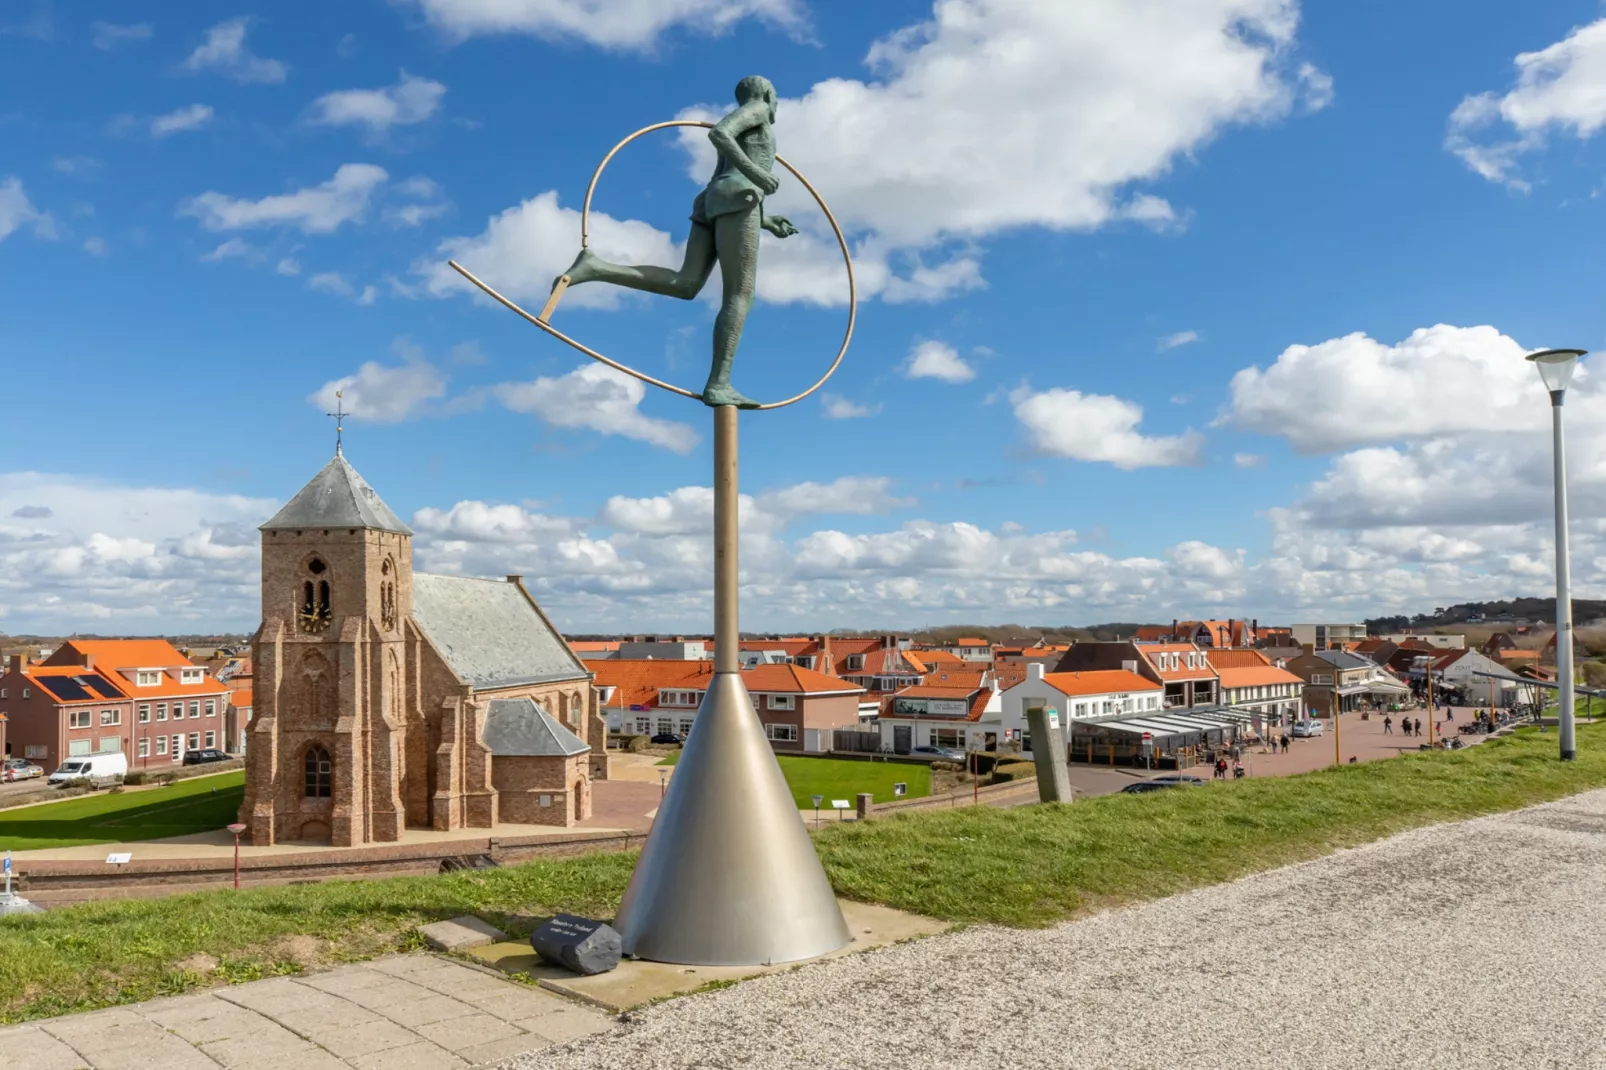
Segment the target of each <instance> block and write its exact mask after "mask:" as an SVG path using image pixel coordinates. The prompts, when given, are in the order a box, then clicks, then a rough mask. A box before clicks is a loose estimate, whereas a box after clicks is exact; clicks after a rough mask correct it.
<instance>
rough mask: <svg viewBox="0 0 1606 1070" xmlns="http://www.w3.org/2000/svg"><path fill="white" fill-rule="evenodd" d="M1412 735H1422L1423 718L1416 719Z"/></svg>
mask: <svg viewBox="0 0 1606 1070" xmlns="http://www.w3.org/2000/svg"><path fill="white" fill-rule="evenodd" d="M1411 734H1412V735H1417V736H1420V735H1421V734H1422V718H1420V717H1418V718H1417V719H1416V725H1415V727H1414V729H1413V731H1412V733H1411Z"/></svg>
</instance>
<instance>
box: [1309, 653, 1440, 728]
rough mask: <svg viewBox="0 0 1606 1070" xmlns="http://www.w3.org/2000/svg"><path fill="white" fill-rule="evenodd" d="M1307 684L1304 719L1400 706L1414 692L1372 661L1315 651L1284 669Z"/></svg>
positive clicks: (1348, 655) (1349, 655) (1342, 654)
mask: <svg viewBox="0 0 1606 1070" xmlns="http://www.w3.org/2000/svg"><path fill="white" fill-rule="evenodd" d="M1284 667H1285V668H1286V669H1287V670H1288V671H1289V672H1291V673H1293V674H1294V675H1295V676H1298V677H1299V678H1300V679H1301V680H1303V681H1305V687H1304V694H1303V696H1302V702H1303V705H1304V709H1305V713H1304V714H1302V716H1311V717H1330V716H1332V711H1333V708H1334V705H1335V704H1336V705H1337V706H1338V708H1339V710H1340V711H1341V712H1346V713H1347V712H1349V711H1351V710H1358V709H1361V708H1363V707H1370V706H1379V705H1382V704H1384V703H1388V702H1397V701H1399V700H1401V699H1403V698H1405V697H1407V696H1409V695H1410V693H1411V689H1410V688H1409V687H1407V686H1405V685H1404V684H1403V683H1401V682H1400V681H1399V679H1398V678H1396V677H1395V676H1394V675H1393V674H1392V673H1390V672H1389V671H1388V670H1386V669H1384V668H1383V667H1382V666H1380V665H1378V664H1377V663H1376V662H1375V661H1372V660H1371V659H1370V658H1363V657H1361V656H1360V655H1359V654H1352V653H1350V652H1349V651H1346V650H1314V651H1311V652H1310V653H1308V654H1301V655H1300V656H1299V657H1297V658H1290V659H1289V660H1288V663H1287V665H1285V666H1284Z"/></svg>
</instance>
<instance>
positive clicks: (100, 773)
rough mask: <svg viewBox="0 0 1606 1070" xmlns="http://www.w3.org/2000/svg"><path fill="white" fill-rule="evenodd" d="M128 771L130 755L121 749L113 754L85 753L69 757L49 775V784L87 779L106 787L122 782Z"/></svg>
mask: <svg viewBox="0 0 1606 1070" xmlns="http://www.w3.org/2000/svg"><path fill="white" fill-rule="evenodd" d="M127 773H128V756H127V755H126V754H123V753H122V752H121V751H117V752H115V753H112V754H85V755H82V756H80V757H77V758H68V759H67V760H66V761H65V762H62V763H61V766H60V767H59V768H58V769H57V770H56V771H55V772H54V773H51V774H50V776H49V777H47V778H46V783H49V784H71V783H72V782H73V781H75V780H87V781H89V782H90V783H91V784H92V785H94V786H95V787H97V788H104V787H106V786H107V785H109V784H121V783H122V782H123V777H124V776H125V775H127Z"/></svg>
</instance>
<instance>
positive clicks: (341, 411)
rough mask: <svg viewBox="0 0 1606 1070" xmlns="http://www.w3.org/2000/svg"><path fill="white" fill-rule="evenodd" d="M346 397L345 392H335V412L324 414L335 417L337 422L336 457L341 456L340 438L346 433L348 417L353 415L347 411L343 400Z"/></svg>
mask: <svg viewBox="0 0 1606 1070" xmlns="http://www.w3.org/2000/svg"><path fill="white" fill-rule="evenodd" d="M345 396H346V392H345V391H344V390H336V391H335V411H334V412H326V413H324V415H325V416H332V417H334V421H335V456H336V457H339V456H340V436H341V433H342V432H344V431H345V422H346V417H348V416H350V415H351V413H349V412H347V411H346V403H345V401H344V400H343V399H344V398H345Z"/></svg>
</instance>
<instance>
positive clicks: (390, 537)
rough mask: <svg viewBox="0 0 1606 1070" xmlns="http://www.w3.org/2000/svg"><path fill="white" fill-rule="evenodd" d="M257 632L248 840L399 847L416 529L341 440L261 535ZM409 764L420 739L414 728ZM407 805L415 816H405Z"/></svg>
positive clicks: (414, 671) (420, 750)
mask: <svg viewBox="0 0 1606 1070" xmlns="http://www.w3.org/2000/svg"><path fill="white" fill-rule="evenodd" d="M261 532H262V626H261V628H260V629H259V630H258V632H257V634H256V637H255V639H254V640H253V641H252V658H253V660H254V665H253V673H254V676H255V681H256V683H255V692H256V695H255V716H254V720H253V722H252V725H251V730H250V736H249V745H248V747H247V770H248V772H247V777H246V797H245V803H244V805H243V806H242V808H241V816H240V820H241V821H242V822H244V823H245V824H247V825H249V826H250V829H251V842H253V843H255V844H258V845H262V844H271V843H277V842H280V841H285V840H324V841H327V842H330V843H332V844H335V845H336V846H350V845H354V844H362V843H371V842H375V841H394V840H396V839H398V838H399V836H400V834H401V832H402V829H403V828H404V827H405V826H406V824H407V821H408V818H409V816H411V817H412V818H413V821H414V823H415V824H426V823H427V822H428V819H429V815H428V805H429V803H428V799H427V797H425V795H424V794H422V793H419V797H418V798H416V799H411V800H404V798H403V790H402V786H403V783H404V780H405V774H406V769H407V763H408V760H409V757H410V755H409V747H408V729H409V727H410V726H414V727H418V728H421V727H422V726H421V724H420V710H419V707H418V701H417V695H418V691H419V689H418V657H417V652H416V645H417V644H416V639H414V640H413V641H411V642H410V641H409V629H408V627H407V622H408V621H409V620H410V619H411V616H412V612H413V562H412V536H413V532H412V529H410V528H409V527H408V526H407V525H406V524H404V523H402V521H401V520H400V519H399V518H398V517H397V516H396V514H395V513H393V512H391V510H390V508H389V507H388V506H386V505H385V503H384V502H383V501H381V500H380V497H379V495H378V494H377V493H376V492H375V491H374V489H373V488H372V487H370V486H369V485H368V484H367V483H366V482H365V481H364V480H363V478H362V477H361V476H360V475H358V474H357V471H356V469H354V468H352V467H351V465H350V464H349V463H347V461H346V458H345V457H344V456H343V454H342V453H341V452H340V448H339V446H338V445H337V446H336V450H335V456H334V458H333V459H332V460H331V461H330V462H329V463H328V464H327V465H325V466H324V468H323V470H322V471H320V472H319V473H318V474H317V475H316V476H314V477H313V478H312V481H311V482H310V483H308V484H307V485H306V486H305V487H303V488H301V490H300V492H299V493H297V494H296V495H295V497H293V498H291V499H290V501H289V502H288V503H287V504H286V505H285V506H284V508H283V509H280V510H279V512H278V513H276V514H275V515H274V516H273V518H272V519H271V520H269V521H268V522H267V523H266V524H263V525H262V527H261ZM413 734H414V736H415V739H414V741H413V742H414V745H413V747H412V751H413V753H412V754H411V758H412V760H413V761H414V763H415V764H418V763H427V762H428V761H429V760H430V754H429V749H428V742H427V735H428V734H427V732H423V731H415V732H414V733H413ZM410 811H416V813H411V814H410Z"/></svg>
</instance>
